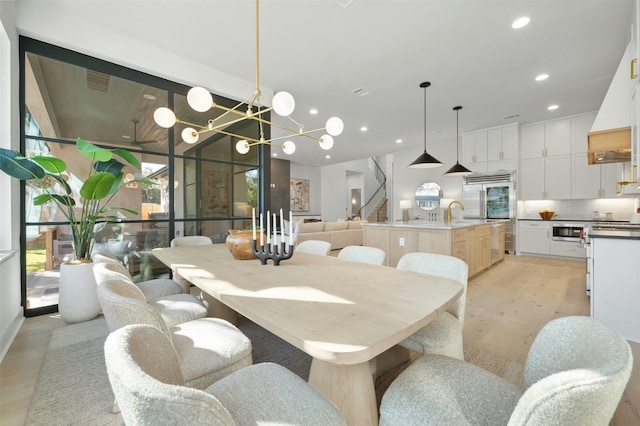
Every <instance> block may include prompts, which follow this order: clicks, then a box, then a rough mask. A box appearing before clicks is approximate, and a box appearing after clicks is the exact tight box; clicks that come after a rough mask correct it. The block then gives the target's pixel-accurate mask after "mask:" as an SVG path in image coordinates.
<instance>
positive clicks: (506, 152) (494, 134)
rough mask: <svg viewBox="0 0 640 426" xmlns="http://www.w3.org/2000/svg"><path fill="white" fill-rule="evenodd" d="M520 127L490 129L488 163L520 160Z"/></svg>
mask: <svg viewBox="0 0 640 426" xmlns="http://www.w3.org/2000/svg"><path fill="white" fill-rule="evenodd" d="M517 146H518V126H517V125H513V126H505V127H500V128H495V129H489V130H488V132H487V161H488V162H491V161H502V160H511V159H516V158H518V151H517Z"/></svg>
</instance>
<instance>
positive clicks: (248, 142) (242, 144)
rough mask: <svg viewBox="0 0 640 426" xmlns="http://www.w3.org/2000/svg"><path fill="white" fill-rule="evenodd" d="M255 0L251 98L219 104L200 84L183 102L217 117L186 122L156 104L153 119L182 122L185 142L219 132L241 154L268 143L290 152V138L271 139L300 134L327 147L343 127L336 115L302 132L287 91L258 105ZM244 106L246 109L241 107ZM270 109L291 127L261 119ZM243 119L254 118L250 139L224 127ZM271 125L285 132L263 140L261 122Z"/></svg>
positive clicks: (166, 123) (171, 123) (166, 124)
mask: <svg viewBox="0 0 640 426" xmlns="http://www.w3.org/2000/svg"><path fill="white" fill-rule="evenodd" d="M259 4H260V2H259V0H255V13H256V15H255V46H256V49H255V77H256V81H255V83H256V86H255V90H254V92H253V95H252V96H251V98H249V99H248V100H246V101H243V102H239V103H237V104H236V105H235V106H233V107H231V108H230V107H227V106H223V105H219V104H217V103H216V102H215V100H214V99H213V97H212V96H211V92H209V90H207V89H205V88H203V87H192V88H191V89H190V90H189V92H188V93H187V103H188V104H189V106H190V107H191V108H192V109H193V110H195V111H197V112H202V113H204V112H206V111H209V110H211V109H214V110H215V109H217V110H218V113H220V115H219V116H217V117H215V118H210V119H208V121H207V123H206V124H205V125H199V124H195V123H190V122H188V121H184V120H180V119H178V117H176V115H175V111H172V110H170V109H169V108H167V107H160V108H158V109H156V111H155V112H154V120H155V121H156V123H157V124H158V125H160V126H161V127H164V128H169V127H172V126H174V125H175V124H177V123H179V124H183V125H186V126H187V127H186V129H184V130H183V131H182V139H183V140H184V141H185V142H187V143H189V144H193V143H196V142H197V141H198V139H199V135H200V134H201V133H206V132H215V133H221V134H223V135H227V136H231V137H234V138H238V139H239V140H238V143H237V144H236V150H237V151H238V152H239V153H241V154H246V153H247V152H248V148H249V147H250V146H253V145H259V144H268V145H273V146H279V147H281V148H282V149H283V151H284V152H285V154H293V153H294V152H295V144H294V143H293V142H292V141H286V142H284V144H283V145H278V144H274V143H273V142H275V141H279V140H281V139H287V138H291V137H295V136H304V137H306V138H309V139H311V140H314V141H316V142H317V143H319V144H320V147H321V148H322V149H325V150H327V149H331V147H332V146H333V138H332V136H337V135H339V134H341V133H342V130H343V128H344V126H343V123H342V120H340V118H338V117H331V118H330V119H329V120H328V121H327V125H326V126H325V127H324V128H320V129H314V130H311V131H305V130H304V126H303V125H302V124H301V123H299V122H298V121H296V120H294V119H293V118H292V117H291V116H290V114H291V113H292V112H293V110H294V109H295V100H294V99H293V96H291V94H290V93H288V92H284V91H282V92H278V93H276V94H275V96H274V97H273V101H272V106H271V107H264V106H263V105H262V93H261V91H260V7H259ZM245 107H246V108H245ZM271 111H273V112H274V113H276V114H278V115H280V116H282V117H287V118H289V120H291V122H293V123H294V124H295V128H291V127H289V126H287V125H281V124H277V123H274V122H272V121H270V120H269V119H266V118H264V117H265V116H264V114H267V113H269V112H271ZM244 120H254V121H255V122H256V123H257V126H258V135H255V136H254V137H253V138H251V137H247V136H244V135H239V134H236V133H233V132H230V131H227V130H224V129H226V128H228V127H229V126H231V125H233V124H236V123H240V122H242V121H244ZM265 124H266V125H268V126H273V127H274V128H277V129H280V130H283V131H285V132H287V133H289V135H285V136H280V137H276V138H271V139H269V140H266V138H265V135H264V125H265ZM321 130H325V131H327V132H328V133H329V135H331V136H326V137H325V136H323V137H316V136H314V135H311V134H310V133H314V132H318V131H321Z"/></svg>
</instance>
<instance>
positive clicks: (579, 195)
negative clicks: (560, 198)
mask: <svg viewBox="0 0 640 426" xmlns="http://www.w3.org/2000/svg"><path fill="white" fill-rule="evenodd" d="M621 175H622V165H621V163H611V164H601V165H589V164H588V163H587V156H586V155H585V154H583V153H580V154H574V155H572V156H571V198H572V199H576V200H582V199H594V198H615V197H616V181H618V180H619V179H620V177H621Z"/></svg>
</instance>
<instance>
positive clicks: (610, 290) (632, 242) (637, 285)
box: [591, 238, 640, 342]
mask: <svg viewBox="0 0 640 426" xmlns="http://www.w3.org/2000/svg"><path fill="white" fill-rule="evenodd" d="M591 246H592V249H593V252H592V253H593V284H592V287H591V316H592V317H593V318H595V319H598V320H600V321H602V322H604V323H605V324H607V325H608V326H610V327H611V328H613V329H614V330H616V331H618V332H619V333H620V334H621V335H622V337H624V338H625V339H627V340H631V341H634V342H640V309H638V303H639V301H640V280H639V279H638V277H640V240H638V239H621V238H591Z"/></svg>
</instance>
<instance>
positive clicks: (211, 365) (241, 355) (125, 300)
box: [98, 280, 252, 389]
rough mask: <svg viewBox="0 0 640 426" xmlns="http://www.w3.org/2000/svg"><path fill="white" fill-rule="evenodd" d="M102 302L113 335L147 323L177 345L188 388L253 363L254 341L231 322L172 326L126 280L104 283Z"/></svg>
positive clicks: (201, 320)
mask: <svg viewBox="0 0 640 426" xmlns="http://www.w3.org/2000/svg"><path fill="white" fill-rule="evenodd" d="M98 300H99V301H100V305H101V306H102V312H103V314H104V317H105V320H106V322H107V326H108V327H109V331H110V332H114V331H115V330H118V329H120V328H122V327H124V326H127V325H131V324H147V325H151V326H154V327H156V328H158V329H159V330H160V331H162V332H163V333H164V334H165V335H166V336H167V337H168V338H169V339H170V340H171V343H172V344H173V346H174V349H175V351H176V353H177V355H178V359H179V360H180V366H181V368H182V372H183V374H184V380H185V384H186V385H187V386H190V387H194V388H198V389H204V388H206V387H207V386H209V385H210V384H212V383H213V382H215V381H216V380H219V379H220V378H222V377H224V376H226V375H227V374H229V373H231V372H232V371H235V370H238V369H240V368H243V367H246V366H249V365H251V364H252V356H251V341H250V340H249V338H247V336H245V335H244V334H243V333H242V332H241V331H240V330H238V329H237V328H236V327H235V326H233V325H232V324H231V323H229V322H228V321H225V320H223V319H220V318H199V319H196V320H192V321H187V322H183V323H181V324H178V325H175V326H173V327H169V326H167V323H166V322H165V321H164V320H163V318H162V316H161V315H160V313H159V312H158V311H157V310H156V309H155V308H154V307H153V306H151V305H149V304H148V303H146V302H145V301H144V296H143V295H142V292H140V290H139V289H138V288H137V287H136V286H135V285H133V284H131V283H130V282H128V281H125V280H110V281H103V282H102V283H100V285H98Z"/></svg>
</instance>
